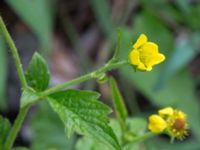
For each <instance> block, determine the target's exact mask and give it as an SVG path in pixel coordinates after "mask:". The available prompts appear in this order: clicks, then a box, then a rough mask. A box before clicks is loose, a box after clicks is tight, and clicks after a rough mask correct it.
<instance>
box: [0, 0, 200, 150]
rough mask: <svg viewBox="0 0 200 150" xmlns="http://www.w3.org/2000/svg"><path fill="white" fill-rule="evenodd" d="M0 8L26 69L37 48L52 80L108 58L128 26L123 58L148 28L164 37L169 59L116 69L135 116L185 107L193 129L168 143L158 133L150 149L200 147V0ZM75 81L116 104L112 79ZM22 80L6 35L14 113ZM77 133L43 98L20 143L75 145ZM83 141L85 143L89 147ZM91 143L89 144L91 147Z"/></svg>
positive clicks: (3, 104) (6, 80) (3, 57)
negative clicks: (69, 132) (139, 68)
mask: <svg viewBox="0 0 200 150" xmlns="http://www.w3.org/2000/svg"><path fill="white" fill-rule="evenodd" d="M0 14H1V15H2V17H3V18H4V20H5V22H6V24H7V26H8V28H9V31H10V33H11V35H12V37H13V38H14V41H15V42H16V45H17V47H18V49H19V53H20V56H21V58H22V62H23V65H24V66H23V67H24V69H26V68H27V64H28V62H29V60H30V58H31V55H32V54H33V52H34V51H36V50H37V51H39V52H40V53H42V54H43V56H44V57H45V58H46V59H47V60H48V62H49V67H50V70H51V73H52V79H51V86H54V85H56V84H59V83H62V82H64V81H67V80H70V79H73V78H75V77H77V76H79V75H81V74H85V73H88V72H89V71H91V70H94V69H95V68H98V67H99V66H101V65H103V64H104V63H105V62H106V61H107V60H109V58H110V57H111V56H112V53H113V51H114V49H115V46H116V41H117V40H116V39H117V29H118V28H120V29H121V30H122V32H123V35H122V45H121V48H120V59H127V55H128V53H129V51H130V50H131V46H132V44H133V43H134V42H135V40H136V39H137V37H138V36H139V35H140V34H141V33H145V34H146V35H147V36H148V38H149V40H150V41H153V42H155V43H157V44H158V45H159V50H160V52H161V53H164V54H165V55H166V61H165V62H164V63H162V64H161V65H158V66H156V67H155V68H154V70H153V71H151V72H135V71H134V70H133V69H132V68H131V67H130V66H127V67H123V68H121V69H120V70H119V71H112V72H110V74H111V75H113V76H114V77H115V78H116V80H117V82H118V84H119V86H120V89H121V92H122V95H123V97H124V100H125V103H126V106H127V109H128V112H129V116H130V117H144V118H147V117H148V115H150V114H152V113H155V112H156V111H157V110H158V109H159V108H162V107H166V106H172V107H174V108H177V109H181V110H182V111H184V112H186V113H187V115H188V119H189V125H190V131H189V137H187V138H186V139H185V140H184V141H182V142H180V141H175V143H174V144H169V137H166V136H159V137H157V138H154V139H152V140H148V141H147V142H145V143H144V144H143V145H142V149H147V150H177V149H181V150H198V149H200V145H199V144H198V143H199V142H200V104H199V99H200V94H199V92H200V89H199V87H200V78H199V77H200V76H199V75H200V69H199V68H200V55H199V50H200V21H199V20H200V1H199V0H84V1H82V0H2V1H0ZM75 88H81V89H93V90H97V91H100V93H101V94H102V97H101V99H102V100H103V101H104V102H105V103H107V104H110V105H111V101H110V98H111V97H110V89H109V87H108V85H107V84H106V83H105V84H102V85H98V84H96V83H95V82H94V81H90V82H87V83H85V84H82V85H77V86H75ZM19 97H20V87H19V83H18V78H17V74H16V71H15V68H14V64H13V62H12V59H11V56H10V50H8V49H7V46H6V44H5V42H4V41H3V39H2V37H1V35H0V110H1V114H2V115H4V116H6V117H8V118H9V119H10V120H11V121H13V120H14V118H15V117H16V115H17V113H18V106H19ZM77 139H78V136H76V135H75V136H74V137H72V138H71V139H67V138H66V137H65V134H64V126H63V125H62V124H61V121H60V120H59V118H58V117H57V116H56V115H55V114H54V113H53V112H51V110H50V109H49V108H48V106H47V105H46V104H45V103H43V104H40V105H38V106H35V107H34V108H32V110H31V113H30V115H28V117H27V119H26V121H25V123H24V126H23V128H22V131H21V133H20V135H19V137H18V139H17V140H16V143H15V145H21V146H29V147H32V149H34V150H45V149H49V150H50V148H51V150H53V148H55V149H56V148H57V149H58V150H73V149H77V148H75V143H76V141H77ZM82 149H84V148H82ZM85 149H87V148H85Z"/></svg>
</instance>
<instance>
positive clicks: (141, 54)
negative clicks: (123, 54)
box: [129, 34, 165, 71]
mask: <svg viewBox="0 0 200 150" xmlns="http://www.w3.org/2000/svg"><path fill="white" fill-rule="evenodd" d="M164 60H165V56H164V55H163V54H160V53H159V51H158V45H157V44H155V43H153V42H148V39H147V37H146V36H145V35H144V34H141V35H140V37H139V38H138V39H137V41H136V43H135V44H134V45H133V49H132V51H131V52H130V53H129V61H130V63H131V64H132V65H134V66H136V68H137V69H138V70H141V71H151V70H152V67H153V66H154V65H156V64H159V63H161V62H162V61H164Z"/></svg>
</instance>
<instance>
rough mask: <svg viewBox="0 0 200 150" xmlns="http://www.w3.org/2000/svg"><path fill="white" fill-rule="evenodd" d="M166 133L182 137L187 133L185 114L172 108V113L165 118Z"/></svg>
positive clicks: (178, 137)
mask: <svg viewBox="0 0 200 150" xmlns="http://www.w3.org/2000/svg"><path fill="white" fill-rule="evenodd" d="M167 124H168V127H167V129H166V131H167V133H168V134H169V135H170V136H171V137H174V138H177V139H180V140H182V139H184V138H185V136H187V135H188V128H189V127H188V123H187V116H186V114H185V113H184V112H182V111H180V110H174V113H173V115H172V116H171V117H169V118H168V120H167Z"/></svg>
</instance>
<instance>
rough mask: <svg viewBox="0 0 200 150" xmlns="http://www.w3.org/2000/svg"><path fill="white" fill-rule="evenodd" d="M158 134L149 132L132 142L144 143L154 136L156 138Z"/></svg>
mask: <svg viewBox="0 0 200 150" xmlns="http://www.w3.org/2000/svg"><path fill="white" fill-rule="evenodd" d="M155 135H156V134H154V133H152V132H147V133H145V134H144V135H142V136H139V137H136V138H135V139H134V140H133V141H131V143H139V142H142V141H144V140H146V139H148V138H151V137H153V136H155Z"/></svg>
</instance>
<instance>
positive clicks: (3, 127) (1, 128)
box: [0, 116, 11, 149]
mask: <svg viewBox="0 0 200 150" xmlns="http://www.w3.org/2000/svg"><path fill="white" fill-rule="evenodd" d="M10 128H11V125H10V122H9V120H8V119H6V118H3V117H2V116H0V149H3V146H4V145H3V144H4V143H5V140H6V138H7V136H8V133H9V131H10Z"/></svg>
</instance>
